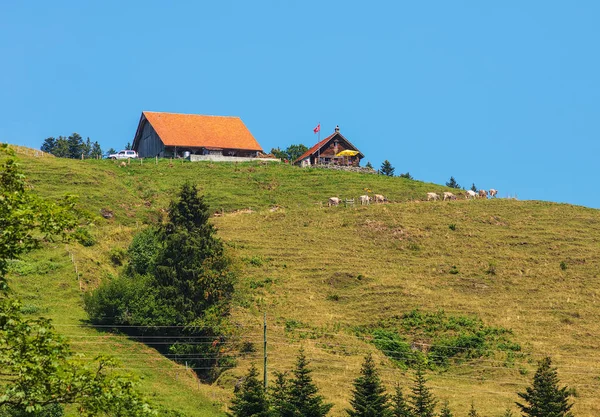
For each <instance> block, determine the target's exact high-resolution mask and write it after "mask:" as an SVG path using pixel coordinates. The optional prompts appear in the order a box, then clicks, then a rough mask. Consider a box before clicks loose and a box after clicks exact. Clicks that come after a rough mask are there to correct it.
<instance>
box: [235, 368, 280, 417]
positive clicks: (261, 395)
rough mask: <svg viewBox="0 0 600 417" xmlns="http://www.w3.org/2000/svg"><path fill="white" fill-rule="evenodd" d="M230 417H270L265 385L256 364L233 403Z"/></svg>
mask: <svg viewBox="0 0 600 417" xmlns="http://www.w3.org/2000/svg"><path fill="white" fill-rule="evenodd" d="M230 409H231V411H232V412H231V413H228V414H227V415H228V416H230V417H268V416H269V415H270V412H269V402H268V400H267V397H266V395H265V390H264V388H263V384H262V382H261V381H259V379H258V371H257V369H256V367H255V366H254V364H252V366H251V367H250V371H248V374H247V375H246V378H245V379H244V382H243V383H242V386H241V388H240V390H239V391H237V392H236V393H235V395H234V398H233V400H232V401H231V407H230Z"/></svg>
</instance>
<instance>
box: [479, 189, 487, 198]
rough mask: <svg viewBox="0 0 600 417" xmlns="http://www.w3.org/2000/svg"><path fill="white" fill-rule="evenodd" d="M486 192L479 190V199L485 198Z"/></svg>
mask: <svg viewBox="0 0 600 417" xmlns="http://www.w3.org/2000/svg"><path fill="white" fill-rule="evenodd" d="M487 195H488V192H487V191H486V190H479V197H481V198H487Z"/></svg>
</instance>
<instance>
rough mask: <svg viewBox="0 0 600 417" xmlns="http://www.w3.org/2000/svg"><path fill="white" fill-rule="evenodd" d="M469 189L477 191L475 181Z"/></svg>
mask: <svg viewBox="0 0 600 417" xmlns="http://www.w3.org/2000/svg"><path fill="white" fill-rule="evenodd" d="M471 191H474V192H477V187H475V183H473V185H471Z"/></svg>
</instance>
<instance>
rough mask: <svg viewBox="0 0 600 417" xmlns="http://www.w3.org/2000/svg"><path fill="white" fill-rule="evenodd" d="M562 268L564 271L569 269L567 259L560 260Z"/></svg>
mask: <svg viewBox="0 0 600 417" xmlns="http://www.w3.org/2000/svg"><path fill="white" fill-rule="evenodd" d="M560 269H562V270H563V271H566V270H567V263H566V262H565V261H560Z"/></svg>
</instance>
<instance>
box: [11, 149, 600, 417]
mask: <svg viewBox="0 0 600 417" xmlns="http://www.w3.org/2000/svg"><path fill="white" fill-rule="evenodd" d="M20 157H21V160H22V161H21V162H22V164H23V168H24V170H25V172H26V174H27V176H28V178H29V179H30V182H31V184H32V185H33V187H34V189H35V191H36V192H38V193H40V194H41V195H44V196H48V197H59V196H61V195H64V194H65V193H71V194H76V195H78V196H79V208H80V210H81V211H82V212H84V213H86V214H87V215H88V216H89V217H90V218H92V219H93V225H92V226H91V231H92V234H93V235H94V236H95V237H96V239H97V241H98V243H97V244H96V245H94V246H91V247H82V246H79V245H69V246H68V247H65V245H63V244H55V245H50V246H48V247H46V248H44V249H43V250H40V251H37V252H35V253H33V254H31V255H30V256H28V257H27V259H25V260H24V261H23V262H18V263H15V265H14V273H13V280H14V281H13V282H14V284H13V286H14V287H15V288H16V289H17V292H18V293H19V294H21V295H22V296H23V297H24V299H25V300H24V302H25V304H26V308H27V309H29V310H28V311H29V312H30V313H31V314H44V315H46V316H49V317H52V318H53V319H54V320H55V323H56V324H57V327H58V328H59V329H60V330H61V331H62V332H63V333H64V334H66V335H68V336H69V337H70V338H71V340H72V341H73V344H74V347H75V348H76V349H77V350H78V351H81V352H84V353H86V354H87V355H90V356H91V355H93V354H95V353H100V352H102V353H111V354H114V355H115V356H117V357H118V358H119V359H121V360H122V362H123V367H124V368H127V369H129V370H131V371H132V372H133V373H135V374H137V375H138V376H140V377H141V378H143V380H142V386H143V389H144V390H145V391H146V392H148V393H153V395H154V398H155V399H156V401H157V402H159V403H161V404H164V405H168V406H170V407H173V408H176V409H178V410H179V411H181V412H183V413H185V415H190V416H202V415H215V414H216V413H218V412H219V410H220V411H222V410H223V407H222V405H223V404H225V403H227V401H228V400H227V399H228V397H229V396H230V394H231V391H232V388H231V387H232V383H233V381H234V380H235V379H236V378H237V377H238V376H240V375H242V374H243V373H245V371H246V369H247V366H248V365H249V363H250V362H251V361H253V360H254V361H255V362H256V363H257V364H260V363H261V360H260V356H261V355H260V352H261V343H262V314H263V312H265V311H266V312H267V317H268V321H269V351H270V353H269V367H270V369H271V370H286V369H289V368H290V367H291V365H292V363H293V359H294V355H295V353H296V352H297V350H298V348H299V347H300V346H304V348H305V349H306V351H307V355H308V357H309V358H310V359H311V360H312V364H313V367H314V369H315V372H314V377H315V380H316V382H317V384H318V385H319V387H320V388H321V389H322V392H323V394H324V395H325V396H326V398H327V399H328V400H329V401H331V402H333V403H334V404H335V407H334V410H333V414H334V415H342V411H343V409H344V407H346V406H347V399H348V394H349V391H350V385H351V382H352V379H353V378H355V377H356V375H357V374H358V369H359V367H360V363H361V361H362V358H363V356H364V354H365V353H366V352H373V353H374V354H375V355H376V358H377V363H378V365H379V366H380V368H381V370H382V375H383V377H384V379H385V380H386V383H388V384H389V386H390V387H391V386H392V385H393V384H394V383H395V382H396V381H399V382H400V383H401V384H402V385H403V386H409V385H410V379H411V376H412V372H411V371H410V370H406V369H402V368H401V367H398V366H395V364H394V363H393V362H392V361H391V360H390V359H389V358H388V357H386V356H385V355H384V353H383V352H381V351H379V350H378V349H377V348H376V347H375V346H374V345H373V344H372V343H370V342H369V333H368V332H369V329H373V328H377V327H378V326H382V325H384V324H386V323H387V324H389V323H397V322H398V320H400V318H401V317H402V315H403V314H405V313H407V312H409V311H411V310H413V309H415V308H418V309H420V311H422V312H435V311H438V310H440V309H443V310H444V311H445V312H446V314H447V315H450V316H457V317H463V318H478V319H481V320H482V321H483V323H484V324H485V325H486V326H491V327H498V328H505V329H510V330H512V334H510V339H511V341H512V342H514V343H516V344H518V345H520V346H521V352H520V353H521V354H519V355H516V356H515V357H510V358H509V357H507V355H506V354H505V353H503V352H500V351H496V350H494V351H489V352H486V356H484V357H481V358H475V359H464V360H462V361H461V362H460V363H452V364H451V365H450V366H449V367H448V368H447V369H445V370H440V371H436V372H431V373H429V376H430V379H431V381H430V385H431V386H432V387H433V390H434V392H435V394H436V395H437V396H438V397H439V398H440V399H448V400H449V402H450V406H451V408H452V409H453V410H455V411H456V412H457V414H459V415H460V414H466V411H467V410H468V407H469V406H470V403H471V401H475V404H476V405H477V408H478V409H479V411H480V412H482V414H484V415H500V414H501V412H502V410H504V409H505V407H506V406H507V405H510V404H511V403H512V402H514V400H516V394H515V392H516V391H519V390H522V389H524V387H525V386H526V385H527V384H528V383H529V381H530V380H531V377H532V375H533V372H534V370H535V362H536V360H538V359H539V358H541V357H542V356H543V355H546V354H551V355H552V357H553V359H554V361H555V364H556V365H557V366H558V367H559V374H560V376H561V379H562V381H563V382H564V383H566V384H568V385H569V386H571V387H573V388H574V389H575V393H576V395H577V397H576V398H575V401H576V406H575V408H574V411H575V413H576V415H578V416H595V415H599V414H600V404H598V401H597V398H598V394H599V393H600V366H599V365H598V363H599V361H600V353H599V352H598V350H597V344H598V336H597V335H598V334H600V323H598V320H597V317H598V316H599V314H600V306H598V298H599V296H600V282H599V273H600V265H599V262H600V261H599V260H598V256H597V254H598V244H599V241H600V212H598V211H597V210H592V209H587V208H583V207H575V206H570V205H564V204H553V203H545V202H536V201H527V202H525V201H523V202H522V201H511V200H503V199H496V200H488V201H464V200H463V201H452V202H422V201H419V200H420V199H423V197H424V196H425V193H426V192H428V191H437V192H440V191H443V190H444V187H441V186H439V185H433V184H425V183H422V182H419V181H410V180H406V179H401V178H387V177H382V176H377V175H369V174H355V173H346V172H337V171H328V170H317V169H307V170H302V169H298V168H295V167H290V166H286V165H273V164H269V165H258V164H239V165H236V164H211V163H183V164H182V163H181V162H170V161H160V162H159V164H158V165H155V164H154V161H144V162H143V164H140V162H139V161H138V162H132V163H131V164H130V165H128V166H127V167H119V166H118V164H116V163H114V162H112V161H73V160H65V159H57V158H50V157H44V158H41V157H34V156H31V155H25V154H23V153H22V154H21V155H20ZM185 180H190V181H192V182H193V183H195V184H198V187H199V189H200V190H202V192H203V193H204V194H205V195H206V196H207V200H208V202H209V204H210V205H211V207H212V208H213V209H214V210H215V211H219V212H222V213H224V215H222V216H219V217H215V218H214V222H215V224H216V225H217V227H218V229H219V235H220V236H221V237H222V238H223V239H224V241H225V242H226V244H227V247H228V248H229V251H230V252H231V253H232V254H233V255H235V256H236V259H237V260H238V261H237V264H236V267H237V268H238V270H239V275H240V277H241V279H240V283H239V288H238V289H239V291H238V296H237V298H236V307H235V309H234V312H233V319H234V321H235V322H236V323H237V325H238V327H239V329H240V339H239V340H235V341H234V340H232V341H231V342H232V343H231V345H230V346H231V348H232V349H233V352H234V354H235V355H236V356H237V357H238V366H237V367H236V368H233V369H230V370H227V371H226V372H225V373H224V374H223V375H222V376H221V377H220V378H219V380H218V381H217V382H216V383H215V384H213V385H212V386H208V385H202V384H198V381H197V380H196V379H195V378H194V376H193V374H192V373H191V372H190V371H189V370H186V369H185V366H180V365H175V364H173V363H172V362H170V361H168V360H166V359H165V358H163V357H161V356H160V355H158V354H156V353H155V352H154V351H152V350H151V349H149V348H146V347H145V346H144V345H142V344H139V343H137V342H135V341H131V340H128V339H126V338H124V337H119V336H115V335H112V334H107V333H102V332H99V331H97V330H95V329H91V328H89V327H87V326H85V325H83V326H82V323H83V324H84V323H85V321H84V320H85V313H84V312H83V309H82V302H81V292H82V291H85V290H86V289H88V288H90V287H93V286H95V285H96V284H97V283H98V282H99V281H100V280H102V279H106V278H107V277H109V276H110V275H111V274H116V273H118V268H119V266H118V265H115V264H114V262H112V261H111V256H110V255H111V252H112V253H115V248H125V247H126V246H127V245H128V244H129V242H130V240H131V237H132V236H133V234H134V233H135V232H136V231H137V230H139V229H140V228H142V227H144V224H145V223H150V222H154V221H156V220H157V219H159V218H161V217H162V216H164V214H165V207H166V206H167V204H168V201H169V200H170V198H171V197H172V196H173V195H174V192H175V191H176V189H177V186H178V185H179V184H180V183H181V182H182V181H185ZM365 189H368V190H371V191H372V192H373V193H380V194H384V195H386V196H387V197H388V198H389V199H390V201H391V203H390V204H385V205H377V206H376V205H371V206H368V207H367V206H366V207H360V206H358V207H353V208H345V207H334V208H327V207H324V206H323V203H325V202H326V200H327V198H328V197H330V196H339V197H342V198H345V197H356V196H358V195H360V194H364V192H365V191H364V190H365ZM100 210H104V212H105V213H106V212H111V213H113V214H114V217H113V218H111V219H105V218H103V217H102V216H101V215H100ZM71 254H72V256H73V260H74V262H75V265H76V266H77V272H78V273H79V279H80V281H79V282H78V280H77V276H76V275H75V269H74V264H73V263H71ZM365 329H366V330H365ZM240 340H241V341H244V342H245V343H241V342H240ZM422 342H423V340H422ZM426 342H427V340H425V341H424V342H423V343H422V345H421V346H425V347H424V349H427V343H426ZM242 348H243V350H245V351H247V353H240V349H242Z"/></svg>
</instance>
